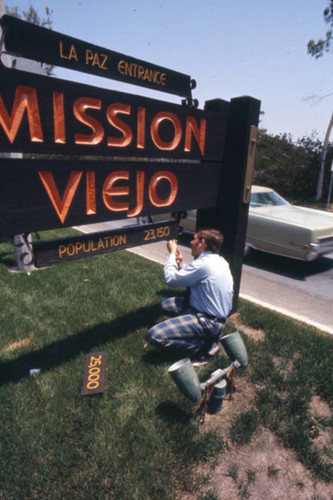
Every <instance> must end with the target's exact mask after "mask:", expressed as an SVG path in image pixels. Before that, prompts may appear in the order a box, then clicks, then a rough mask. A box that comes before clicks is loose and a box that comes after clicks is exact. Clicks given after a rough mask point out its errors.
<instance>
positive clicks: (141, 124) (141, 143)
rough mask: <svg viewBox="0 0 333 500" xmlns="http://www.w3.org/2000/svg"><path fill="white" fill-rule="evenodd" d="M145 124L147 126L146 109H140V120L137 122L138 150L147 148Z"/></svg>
mask: <svg viewBox="0 0 333 500" xmlns="http://www.w3.org/2000/svg"><path fill="white" fill-rule="evenodd" d="M145 124H146V108H141V107H139V108H138V120H137V125H138V127H137V128H138V133H137V140H136V147H137V148H138V149H144V148H145Z"/></svg>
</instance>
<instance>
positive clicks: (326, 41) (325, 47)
mask: <svg viewBox="0 0 333 500" xmlns="http://www.w3.org/2000/svg"><path fill="white" fill-rule="evenodd" d="M323 15H324V20H325V23H326V24H328V25H329V27H330V29H328V30H327V32H326V35H325V38H320V39H319V40H318V41H317V42H315V41H314V40H310V41H309V42H308V53H309V54H311V55H312V56H313V57H315V58H316V59H318V57H321V56H322V55H323V54H324V52H329V51H330V48H331V41H332V40H333V0H330V2H329V4H328V6H327V7H326V9H325V10H324V12H323Z"/></svg>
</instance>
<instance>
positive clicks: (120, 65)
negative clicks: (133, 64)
mask: <svg viewBox="0 0 333 500" xmlns="http://www.w3.org/2000/svg"><path fill="white" fill-rule="evenodd" d="M124 64H125V61H123V60H122V61H119V63H118V71H119V73H121V74H122V75H124V74H125V68H124Z"/></svg>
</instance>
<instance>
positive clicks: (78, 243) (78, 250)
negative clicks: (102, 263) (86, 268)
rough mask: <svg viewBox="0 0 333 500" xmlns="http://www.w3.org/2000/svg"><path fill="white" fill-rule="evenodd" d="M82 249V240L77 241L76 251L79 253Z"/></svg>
mask: <svg viewBox="0 0 333 500" xmlns="http://www.w3.org/2000/svg"><path fill="white" fill-rule="evenodd" d="M80 250H82V242H81V241H76V243H75V253H76V254H78V253H79V252H80Z"/></svg>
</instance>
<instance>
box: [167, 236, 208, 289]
mask: <svg viewBox="0 0 333 500" xmlns="http://www.w3.org/2000/svg"><path fill="white" fill-rule="evenodd" d="M167 248H168V250H169V252H170V255H169V258H168V260H167V262H166V264H165V266H164V279H165V282H166V284H167V285H170V286H172V287H176V288H177V287H183V286H191V285H194V284H195V283H197V282H198V281H199V280H200V279H201V278H202V277H203V275H204V274H205V271H204V269H203V268H202V266H201V265H200V262H199V260H198V259H196V260H194V261H193V262H192V263H191V264H188V265H186V266H184V267H182V266H183V264H184V261H183V256H182V253H181V251H180V250H179V248H178V246H177V241H176V240H170V241H168V243H167Z"/></svg>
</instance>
